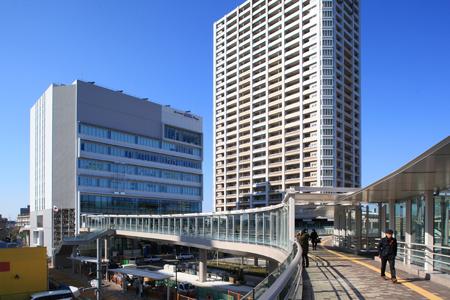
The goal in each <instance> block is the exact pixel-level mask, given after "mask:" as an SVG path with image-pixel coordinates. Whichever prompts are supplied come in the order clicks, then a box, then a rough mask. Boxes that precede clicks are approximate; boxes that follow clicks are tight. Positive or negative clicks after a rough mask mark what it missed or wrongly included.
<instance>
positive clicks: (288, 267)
mask: <svg viewBox="0 0 450 300" xmlns="http://www.w3.org/2000/svg"><path fill="white" fill-rule="evenodd" d="M292 254H295V256H294V257H293V258H292V260H290V261H289V259H290V258H291V257H292ZM301 259H302V248H301V247H300V245H299V244H298V242H297V241H294V246H293V247H292V252H291V254H290V255H289V256H288V257H287V258H286V260H285V261H284V262H283V263H282V264H281V265H280V266H279V267H278V268H277V269H276V270H275V271H273V272H272V273H270V274H269V275H268V276H267V277H266V278H264V280H263V281H261V282H260V283H259V284H258V285H256V286H255V287H254V288H253V289H252V290H251V291H250V292H248V293H247V294H246V295H244V296H243V297H242V298H241V299H242V300H245V299H248V300H250V299H256V298H257V299H259V300H272V299H280V296H282V295H281V294H282V293H283V291H285V290H286V288H288V287H289V284H291V283H292V281H294V282H295V284H294V285H293V286H290V288H289V289H288V291H287V293H286V295H285V296H284V297H283V298H282V299H286V298H290V297H291V296H292V295H293V294H295V293H297V291H298V290H299V289H300V288H302V278H301V273H302V270H303V268H302V264H301ZM283 269H284V270H283ZM278 273H279V277H278V278H277V279H276V280H275V281H274V282H273V283H272V284H271V285H270V286H269V287H268V288H267V290H266V291H265V292H264V293H263V294H262V295H261V296H259V297H256V293H257V291H258V290H262V289H264V287H265V285H266V281H267V282H268V281H269V279H270V278H271V277H276V276H277V274H278Z"/></svg>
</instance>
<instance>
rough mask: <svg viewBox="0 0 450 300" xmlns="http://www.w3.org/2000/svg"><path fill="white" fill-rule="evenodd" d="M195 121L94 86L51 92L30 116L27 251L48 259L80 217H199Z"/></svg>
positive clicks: (199, 141) (198, 124) (79, 84)
mask: <svg viewBox="0 0 450 300" xmlns="http://www.w3.org/2000/svg"><path fill="white" fill-rule="evenodd" d="M202 147H203V136H202V120H201V118H200V117H198V116H195V115H193V114H191V113H189V112H184V111H179V110H176V109H173V108H170V107H168V106H161V105H159V104H156V103H153V102H150V101H148V100H147V99H141V98H136V97H133V96H130V95H127V94H124V93H123V92H122V91H113V90H110V89H106V88H103V87H100V86H97V85H95V84H93V83H88V82H83V81H79V80H77V81H75V82H74V83H73V84H70V85H51V86H50V87H49V88H48V89H47V91H45V93H44V94H43V95H42V96H41V97H40V98H39V99H38V101H37V102H36V104H35V105H34V106H33V107H32V108H31V112H30V222H31V241H30V242H31V245H32V246H36V245H43V246H46V247H47V252H48V255H50V256H51V255H52V253H53V252H52V251H53V249H55V248H56V247H57V246H58V244H59V242H60V241H61V238H62V237H63V236H71V235H74V234H75V233H76V232H77V231H78V229H79V227H80V215H81V214H83V213H94V214H95V213H98V214H168V213H188V212H200V211H201V206H202V198H203V197H202V194H203V191H202V187H203V178H202V159H203V148H202Z"/></svg>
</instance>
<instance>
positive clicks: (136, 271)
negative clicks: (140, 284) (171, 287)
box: [108, 268, 171, 280]
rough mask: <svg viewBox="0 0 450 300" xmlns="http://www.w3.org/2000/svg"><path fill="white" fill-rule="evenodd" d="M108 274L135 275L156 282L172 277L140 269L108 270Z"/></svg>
mask: <svg viewBox="0 0 450 300" xmlns="http://www.w3.org/2000/svg"><path fill="white" fill-rule="evenodd" d="M108 272H115V273H122V274H127V275H133V276H136V277H147V278H151V279H154V280H164V279H168V278H170V277H171V276H170V275H168V274H164V273H161V272H158V271H149V270H145V269H138V268H117V269H110V270H108Z"/></svg>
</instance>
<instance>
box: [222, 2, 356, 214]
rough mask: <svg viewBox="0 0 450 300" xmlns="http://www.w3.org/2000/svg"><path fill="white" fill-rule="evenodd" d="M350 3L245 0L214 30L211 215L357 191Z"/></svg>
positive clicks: (353, 7)
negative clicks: (301, 194)
mask: <svg viewBox="0 0 450 300" xmlns="http://www.w3.org/2000/svg"><path fill="white" fill-rule="evenodd" d="M359 23H360V20H359V1H358V0H353V1H352V0H336V1H332V0H303V1H302V0H273V1H269V0H248V1H245V2H244V3H243V4H241V5H240V6H239V7H237V8H236V9H234V10H233V11H231V12H230V13H228V14H227V15H225V16H224V17H223V18H221V19H220V20H218V21H217V22H215V23H214V134H215V145H214V159H215V166H214V167H215V185H214V189H215V210H216V211H222V210H230V209H236V208H247V207H258V206H266V205H269V204H273V203H278V202H280V201H281V199H282V197H283V194H284V191H286V190H288V189H290V188H294V187H338V188H341V187H344V188H345V187H347V188H352V187H358V186H359V185H360V180H361V179H360V173H361V169H360V163H361V162H360V156H361V153H360V151H361V147H360V135H361V134H360V128H361V123H360V118H361V116H360V110H361V109H360V105H361V103H360V52H359V51H360V50H359V49H360V44H359V43H360V36H359V32H360V28H359Z"/></svg>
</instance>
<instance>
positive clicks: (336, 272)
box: [303, 247, 450, 300]
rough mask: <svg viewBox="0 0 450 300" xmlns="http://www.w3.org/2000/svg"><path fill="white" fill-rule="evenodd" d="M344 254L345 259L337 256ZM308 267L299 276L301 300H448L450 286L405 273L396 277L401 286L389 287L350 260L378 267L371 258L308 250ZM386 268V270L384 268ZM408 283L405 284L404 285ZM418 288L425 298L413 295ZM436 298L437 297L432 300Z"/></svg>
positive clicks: (385, 282)
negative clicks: (301, 278)
mask: <svg viewBox="0 0 450 300" xmlns="http://www.w3.org/2000/svg"><path fill="white" fill-rule="evenodd" d="M341 255H345V257H343V256H341ZM309 257H310V266H309V268H306V269H305V271H304V273H303V299H306V300H310V299H316V300H322V299H323V300H326V299H383V300H386V299H409V300H411V299H450V287H445V286H442V285H439V284H436V283H433V282H430V281H427V280H424V279H421V278H418V277H415V276H412V275H410V274H407V273H405V272H398V275H397V277H399V278H401V279H404V280H403V281H402V280H400V281H401V282H403V283H400V284H393V283H392V282H391V281H390V280H384V279H383V278H381V276H380V275H379V273H378V272H375V270H373V269H371V268H369V267H367V266H364V265H361V264H358V263H356V262H354V261H351V260H350V259H354V260H357V261H360V262H362V263H365V264H367V265H369V266H373V267H376V268H379V263H377V262H375V261H374V260H373V259H371V258H366V257H361V256H356V255H351V254H347V253H345V254H344V253H336V252H330V251H327V250H326V249H325V248H323V247H320V249H318V250H316V251H312V250H310V252H309ZM388 268H389V267H388ZM407 282H409V283H407ZM406 285H409V286H410V287H411V286H412V288H413V289H414V288H418V289H422V291H423V290H425V291H426V292H429V293H430V294H428V297H426V295H425V296H424V295H421V294H419V293H417V292H415V291H414V290H413V289H411V288H408V287H407V286H406ZM433 296H437V297H440V298H433Z"/></svg>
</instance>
